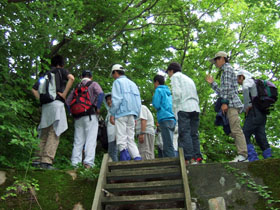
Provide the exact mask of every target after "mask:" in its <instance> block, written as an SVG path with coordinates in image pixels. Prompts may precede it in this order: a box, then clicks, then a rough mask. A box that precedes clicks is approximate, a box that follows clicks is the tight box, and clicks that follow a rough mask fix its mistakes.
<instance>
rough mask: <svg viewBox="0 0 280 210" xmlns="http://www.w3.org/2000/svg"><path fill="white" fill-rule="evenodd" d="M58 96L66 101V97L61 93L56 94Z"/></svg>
mask: <svg viewBox="0 0 280 210" xmlns="http://www.w3.org/2000/svg"><path fill="white" fill-rule="evenodd" d="M57 94H58V95H60V97H61V98H63V99H64V100H66V95H64V94H63V93H61V92H57Z"/></svg>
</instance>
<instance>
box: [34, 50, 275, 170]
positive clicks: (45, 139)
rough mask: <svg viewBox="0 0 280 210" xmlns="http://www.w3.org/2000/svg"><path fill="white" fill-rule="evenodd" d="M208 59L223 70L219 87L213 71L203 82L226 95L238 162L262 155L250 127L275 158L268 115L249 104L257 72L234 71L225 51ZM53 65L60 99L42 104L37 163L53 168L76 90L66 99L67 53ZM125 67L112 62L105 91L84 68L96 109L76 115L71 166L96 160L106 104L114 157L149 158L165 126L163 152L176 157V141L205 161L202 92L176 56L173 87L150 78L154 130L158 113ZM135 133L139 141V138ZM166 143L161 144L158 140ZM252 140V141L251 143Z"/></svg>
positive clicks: (192, 157) (188, 159)
mask: <svg viewBox="0 0 280 210" xmlns="http://www.w3.org/2000/svg"><path fill="white" fill-rule="evenodd" d="M210 62H211V63H213V64H215V65H216V67H217V68H220V69H221V70H222V76H221V82H220V87H218V85H217V83H216V82H215V81H214V79H213V77H212V76H210V75H208V76H207V77H206V81H207V82H208V83H210V84H211V86H212V88H213V89H214V90H215V91H216V92H217V94H218V95H219V97H220V98H221V104H222V105H221V111H222V113H223V114H224V115H225V116H226V118H227V119H228V121H229V125H230V130H231V133H230V135H231V136H232V137H233V138H234V139H235V144H236V147H237V153H238V156H237V157H236V158H235V159H234V161H235V162H237V161H247V160H248V159H249V161H254V160H257V159H258V156H257V153H256V151H255V149H254V146H253V144H252V143H251V142H250V137H251V136H252V134H254V135H255V136H256V140H257V143H258V144H259V145H260V147H261V149H262V150H263V155H264V158H268V157H271V149H270V147H269V144H268V142H267V139H266V134H265V123H266V115H265V114H263V113H261V112H259V111H258V110H257V109H256V108H255V107H254V106H253V105H252V103H251V101H250V97H252V96H254V95H256V94H257V93H256V87H255V86H254V83H253V82H251V81H250V79H252V76H251V75H250V73H249V72H247V71H245V70H242V71H239V72H238V76H237V77H236V75H235V73H234V70H233V68H232V67H231V65H230V64H229V62H228V56H227V54H226V53H225V52H222V51H220V52H218V53H217V54H216V55H215V57H214V58H213V59H211V60H210ZM51 66H52V69H51V71H52V70H54V69H58V70H59V71H60V76H59V77H58V79H59V80H60V84H61V85H60V87H59V89H57V98H56V100H54V101H53V102H51V103H47V104H43V105H42V116H41V122H40V125H39V127H38V130H39V134H40V139H41V141H40V145H39V150H38V151H37V153H36V158H35V159H34V160H33V163H32V165H33V166H35V167H41V168H46V169H53V160H54V157H55V153H56V150H57V146H58V144H59V136H60V135H61V134H62V133H63V132H64V131H65V130H67V128H68V125H67V119H66V112H65V107H64V102H66V105H67V106H70V103H71V101H72V99H73V95H74V91H75V89H73V90H72V91H71V92H70V94H69V95H68V97H67V98H66V96H67V94H68V92H69V91H70V88H71V86H72V84H73V82H74V79H75V78H74V76H73V75H72V74H70V73H69V72H68V71H67V70H65V69H64V68H63V67H64V59H63V57H62V56H60V55H56V56H54V57H53V58H52V59H51ZM125 72H126V69H125V68H123V66H121V65H120V64H115V65H113V67H112V69H111V74H110V75H111V76H112V77H113V78H114V80H115V81H114V83H113V86H112V91H111V92H110V93H107V94H104V93H103V90H102V88H101V87H100V85H99V84H98V83H97V82H93V81H92V72H91V71H89V70H85V71H83V72H82V81H81V83H80V84H83V85H86V84H89V83H88V82H89V81H92V82H91V83H90V84H89V86H88V92H89V97H90V102H91V104H92V105H93V107H94V111H93V112H91V113H90V114H89V115H85V116H81V117H78V118H75V133H74V144H73V151H72V157H71V163H72V165H73V166H77V165H78V164H83V165H84V166H85V167H86V168H91V167H93V165H94V159H95V149H96V139H97V133H98V117H97V116H98V114H99V112H100V108H101V106H102V103H103V102H104V103H105V106H106V108H107V110H108V114H107V116H106V119H105V121H106V125H107V134H108V153H109V156H110V157H111V159H112V160H113V161H118V160H120V161H125V160H142V159H144V160H147V159H153V158H155V152H154V145H155V135H156V133H157V132H159V131H160V132H159V133H160V136H159V137H161V138H159V139H161V140H160V141H158V144H159V151H158V154H159V157H175V156H177V155H178V148H177V145H178V147H182V148H183V151H184V157H185V163H186V165H188V164H196V163H201V162H202V154H201V151H200V141H199V134H198V128H199V114H200V108H199V98H198V94H197V90H196V85H195V83H194V81H193V80H192V79H191V78H190V77H188V76H187V75H185V74H183V73H182V68H181V65H180V64H179V63H177V62H172V63H170V64H169V65H168V67H167V70H166V73H167V74H168V76H169V77H170V79H171V91H170V89H169V88H168V86H166V85H165V77H164V76H162V75H156V76H155V77H154V78H153V82H154V88H155V92H154V95H153V99H152V105H153V107H154V108H155V109H156V111H157V125H158V126H157V129H156V130H155V122H154V119H153V115H152V113H151V111H150V110H149V109H148V107H147V106H145V105H142V104H141V97H140V92H139V89H138V87H137V85H136V84H135V83H134V82H133V81H131V80H130V79H128V78H127V77H126V75H125ZM238 83H239V84H240V85H242V87H243V94H244V104H245V112H246V116H247V117H246V120H245V124H244V127H243V131H242V129H241V126H240V118H239V113H241V111H242V110H243V107H244V106H243V104H242V102H241V101H240V99H239V97H238ZM39 84H40V82H39V81H38V82H36V84H35V85H34V86H33V88H32V92H33V94H34V96H35V97H36V98H37V99H39V98H40V94H39V91H38V89H39ZM135 136H136V137H137V139H138V145H137V144H136V142H135ZM159 142H161V143H159ZM246 143H247V144H246Z"/></svg>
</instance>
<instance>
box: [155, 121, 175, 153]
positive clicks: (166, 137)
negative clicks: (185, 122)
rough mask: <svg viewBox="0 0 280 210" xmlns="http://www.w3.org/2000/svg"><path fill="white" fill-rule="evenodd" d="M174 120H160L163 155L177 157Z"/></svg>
mask: <svg viewBox="0 0 280 210" xmlns="http://www.w3.org/2000/svg"><path fill="white" fill-rule="evenodd" d="M175 125H176V123H175V121H174V120H164V121H161V122H159V126H160V130H161V136H162V141H163V157H175V153H174V147H173V132H174V130H175Z"/></svg>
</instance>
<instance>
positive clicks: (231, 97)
mask: <svg viewBox="0 0 280 210" xmlns="http://www.w3.org/2000/svg"><path fill="white" fill-rule="evenodd" d="M210 62H211V63H212V64H215V66H216V67H217V68H219V69H220V70H221V71H222V76H221V84H220V87H219V86H218V84H217V83H216V82H215V81H214V79H213V77H212V76H210V75H207V76H206V81H207V82H208V83H209V84H211V87H212V89H213V90H214V91H215V92H216V93H217V94H218V95H219V97H221V98H222V100H221V103H222V106H221V109H222V112H223V114H226V116H227V118H228V120H229V126H230V130H231V134H230V136H231V137H233V138H234V139H235V145H236V148H237V153H238V155H237V156H236V157H235V158H234V159H233V161H232V162H244V161H248V159H247V156H248V153H247V146H246V140H245V136H244V133H243V131H242V129H241V126H240V118H239V113H240V112H241V111H242V109H243V104H242V102H241V100H240V98H239V97H238V83H237V80H236V75H235V73H234V69H233V68H232V66H231V65H230V64H229V58H228V55H227V53H225V52H223V51H220V52H218V53H216V55H215V57H214V58H212V59H210Z"/></svg>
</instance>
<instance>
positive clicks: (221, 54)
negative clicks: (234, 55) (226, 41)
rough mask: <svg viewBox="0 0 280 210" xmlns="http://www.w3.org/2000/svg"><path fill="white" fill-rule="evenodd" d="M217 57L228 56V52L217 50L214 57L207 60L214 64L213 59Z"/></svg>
mask: <svg viewBox="0 0 280 210" xmlns="http://www.w3.org/2000/svg"><path fill="white" fill-rule="evenodd" d="M218 57H225V58H226V57H228V54H227V53H226V52H224V51H219V52H217V53H216V55H215V57H214V58H211V59H210V60H209V61H210V62H211V63H213V64H215V59H216V58H218Z"/></svg>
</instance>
